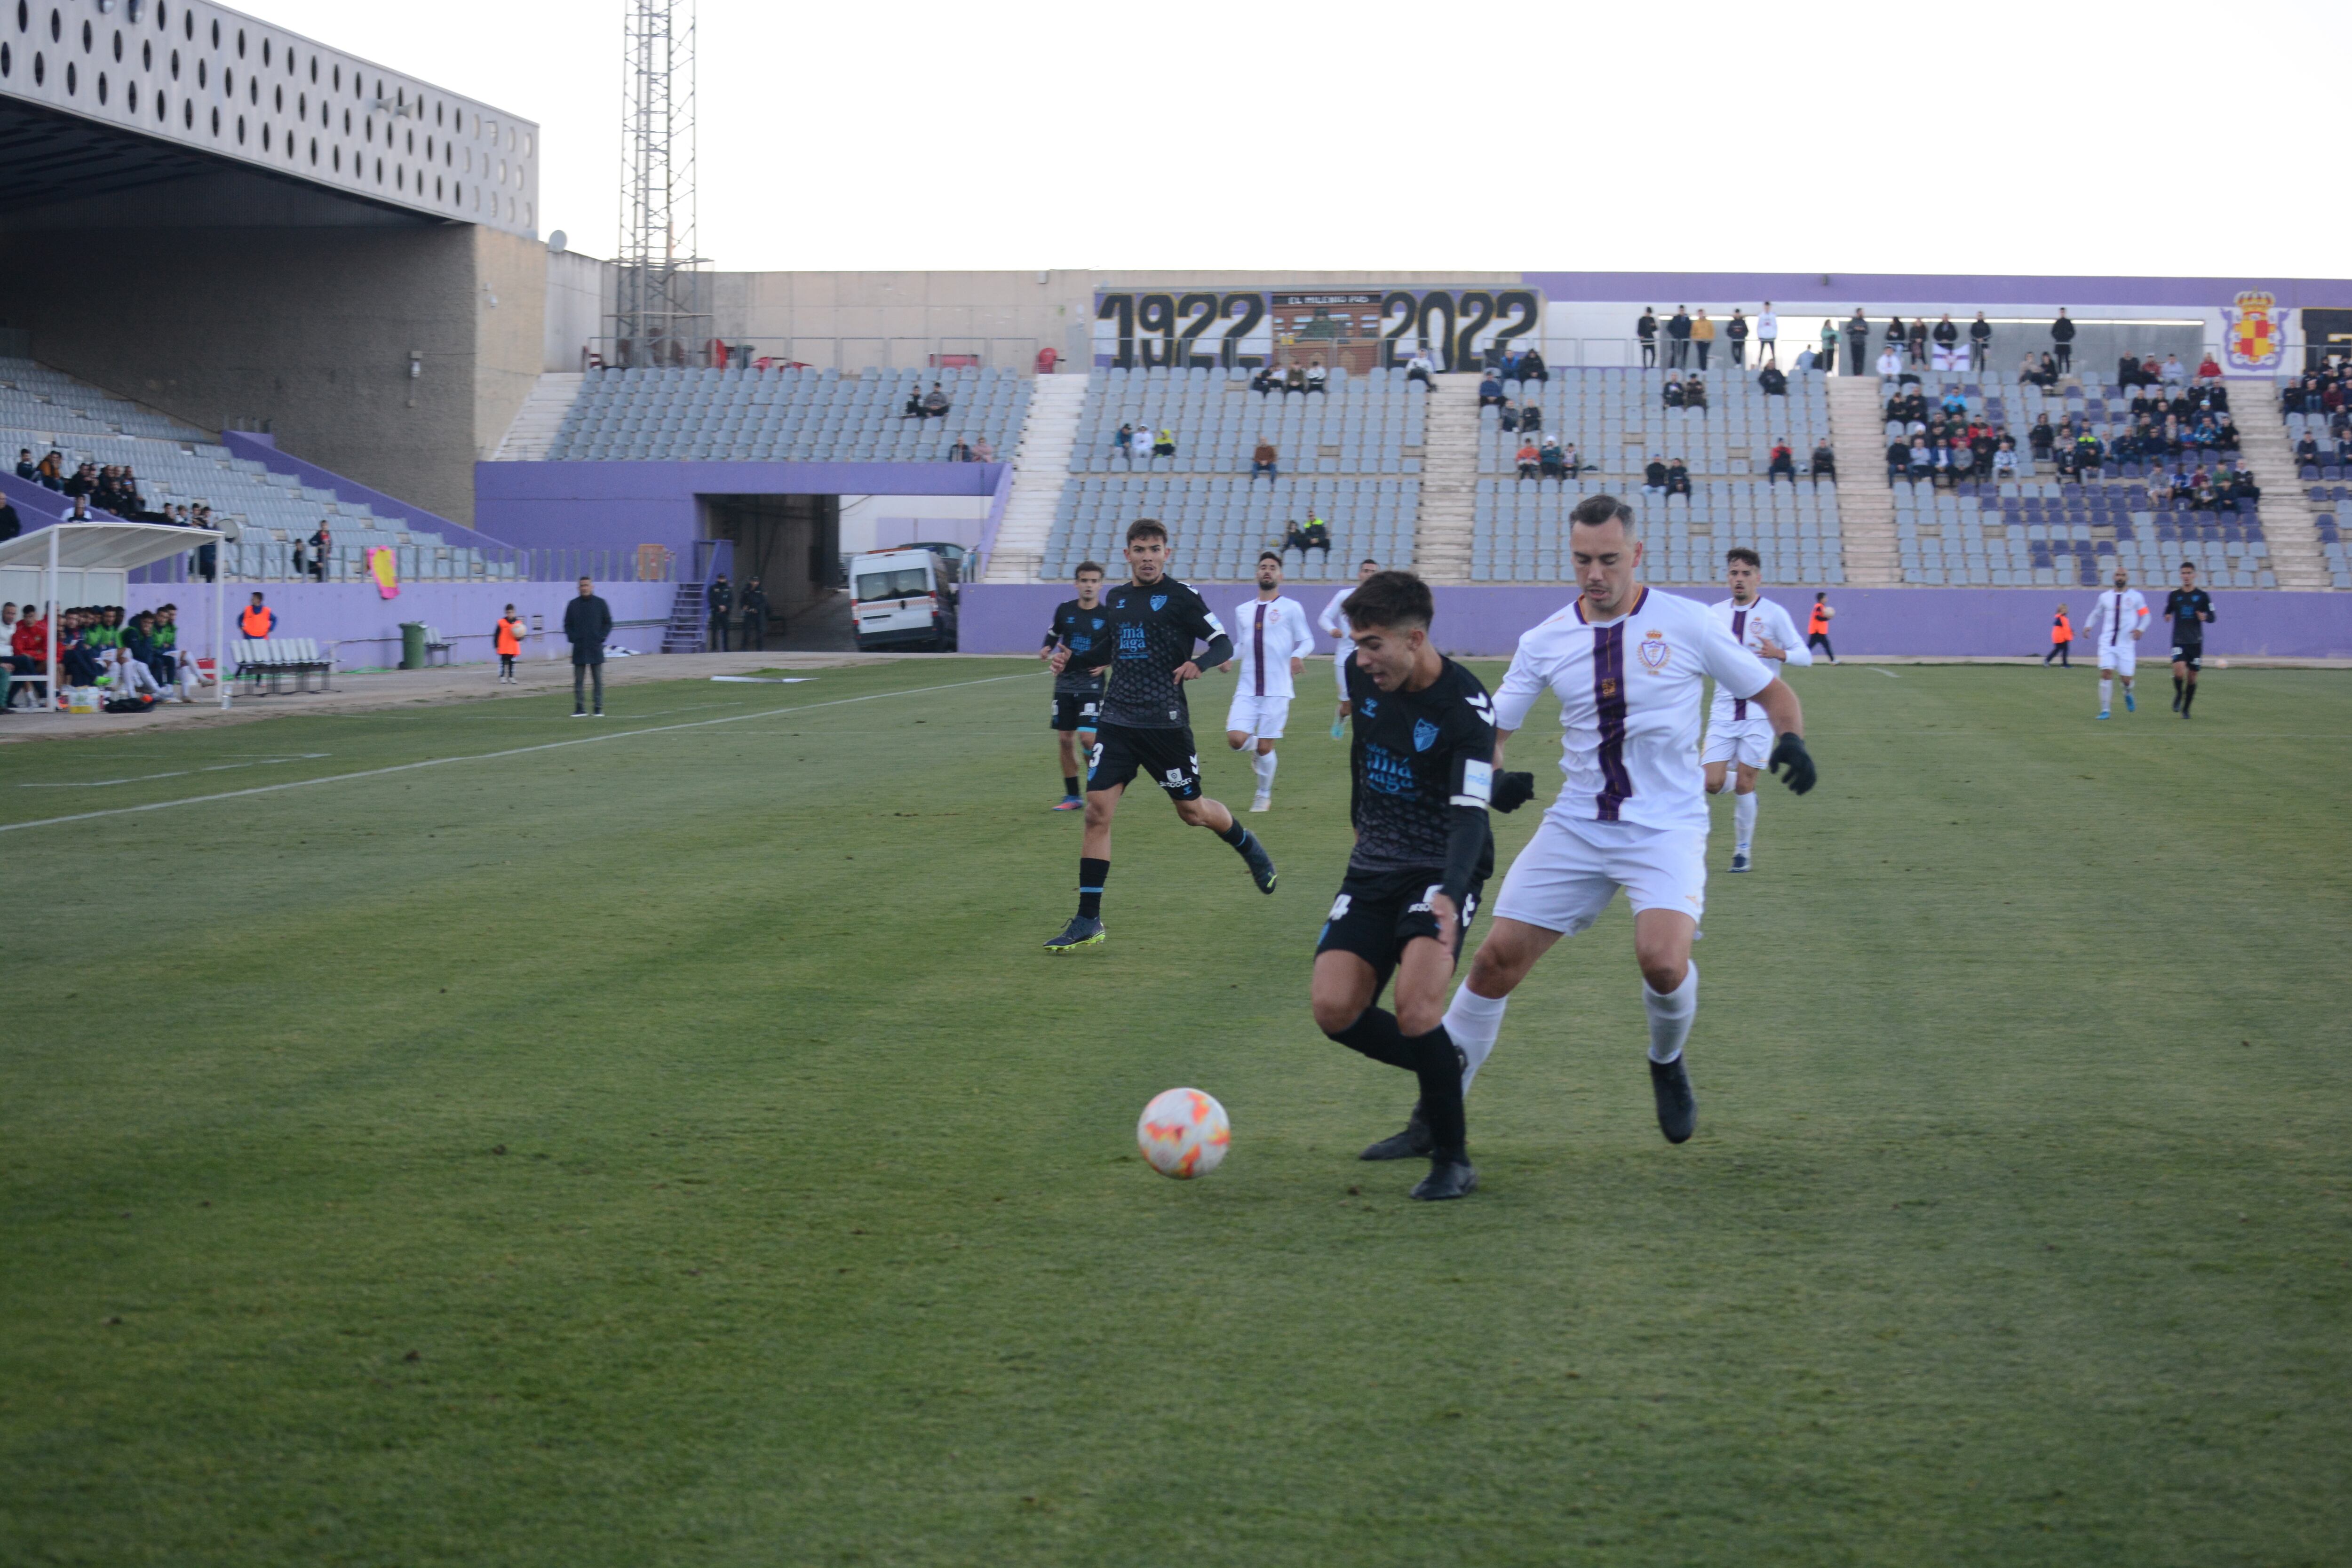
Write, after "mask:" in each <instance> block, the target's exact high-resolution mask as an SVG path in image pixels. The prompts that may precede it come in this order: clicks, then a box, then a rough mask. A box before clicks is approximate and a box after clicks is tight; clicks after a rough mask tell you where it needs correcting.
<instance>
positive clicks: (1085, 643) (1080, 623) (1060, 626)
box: [1037, 561, 1107, 811]
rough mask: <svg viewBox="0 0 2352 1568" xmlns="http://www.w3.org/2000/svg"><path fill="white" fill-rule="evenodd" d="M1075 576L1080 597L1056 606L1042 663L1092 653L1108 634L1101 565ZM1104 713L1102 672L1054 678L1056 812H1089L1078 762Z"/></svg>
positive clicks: (1082, 567)
mask: <svg viewBox="0 0 2352 1568" xmlns="http://www.w3.org/2000/svg"><path fill="white" fill-rule="evenodd" d="M1073 575H1074V576H1075V578H1076V582H1077V584H1078V596H1077V597H1076V598H1075V599H1065V600H1063V601H1062V602H1061V603H1060V604H1058V605H1055V606H1054V618H1053V620H1051V621H1050V622H1048V623H1047V624H1046V626H1045V647H1041V648H1039V649H1038V650H1037V657H1038V658H1053V657H1054V650H1055V648H1057V647H1066V648H1068V649H1069V650H1070V651H1071V652H1072V653H1082V652H1084V651H1085V650H1086V649H1087V648H1090V647H1093V646H1094V639H1095V638H1097V637H1100V636H1102V635H1103V633H1104V631H1105V629H1106V626H1107V623H1106V622H1105V621H1104V619H1103V613H1102V584H1103V569H1102V564H1101V563H1099V562H1096V561H1081V562H1079V563H1078V569H1077V571H1076V573H1075V574H1073ZM1101 708H1102V671H1100V670H1098V669H1065V670H1062V671H1060V672H1058V673H1057V674H1055V677H1054V714H1053V718H1052V720H1051V721H1050V722H1051V723H1052V724H1053V726H1054V731H1055V734H1056V736H1057V737H1058V738H1059V739H1058V744H1059V745H1060V747H1061V752H1062V798H1061V799H1060V800H1058V801H1056V802H1055V804H1054V809H1055V811H1084V810H1085V809H1086V808H1087V802H1086V797H1085V796H1084V795H1080V794H1079V793H1078V774H1079V773H1081V772H1083V771H1084V770H1083V769H1082V768H1081V766H1080V765H1079V761H1078V759H1079V758H1080V757H1082V756H1084V755H1085V754H1086V753H1087V752H1089V751H1092V750H1093V749H1094V743H1095V717H1096V715H1097V713H1098V712H1099V711H1100V710H1101Z"/></svg>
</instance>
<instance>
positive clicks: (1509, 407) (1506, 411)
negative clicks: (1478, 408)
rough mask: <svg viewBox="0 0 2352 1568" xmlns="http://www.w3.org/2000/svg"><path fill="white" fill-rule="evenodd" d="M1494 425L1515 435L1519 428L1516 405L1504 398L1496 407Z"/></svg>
mask: <svg viewBox="0 0 2352 1568" xmlns="http://www.w3.org/2000/svg"><path fill="white" fill-rule="evenodd" d="M1495 423H1496V424H1497V425H1499V426H1502V427H1503V428H1504V429H1505V430H1507V431H1510V432H1512V433H1513V434H1517V431H1518V428H1519V409H1518V405H1517V404H1515V403H1513V402H1512V401H1511V400H1510V399H1509V398H1507V397H1506V398H1504V399H1503V400H1502V402H1501V403H1499V404H1497V405H1496V408H1495Z"/></svg>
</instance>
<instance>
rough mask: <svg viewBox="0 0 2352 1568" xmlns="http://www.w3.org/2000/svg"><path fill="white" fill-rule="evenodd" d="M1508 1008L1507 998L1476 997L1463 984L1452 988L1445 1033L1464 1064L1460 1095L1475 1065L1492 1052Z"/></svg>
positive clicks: (1475, 1070)
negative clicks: (1505, 1009) (1458, 1048)
mask: <svg viewBox="0 0 2352 1568" xmlns="http://www.w3.org/2000/svg"><path fill="white" fill-rule="evenodd" d="M1509 1005H1511V999H1510V998H1509V997H1507V996H1481V995H1479V994H1478V993H1476V992H1475V991H1473V990H1471V989H1470V983H1469V982H1468V981H1466V980H1465V981H1464V982H1463V983H1462V984H1459V985H1457V986H1455V987H1454V1003H1453V1005H1451V1006H1449V1007H1447V1008H1446V1009H1445V1033H1446V1035H1447V1037H1449V1038H1451V1039H1452V1040H1453V1042H1454V1044H1455V1045H1456V1046H1458V1047H1461V1050H1462V1055H1463V1057H1464V1058H1465V1060H1466V1062H1467V1065H1466V1066H1465V1067H1464V1068H1463V1069H1462V1092H1463V1093H1465V1094H1467V1093H1469V1092H1470V1081H1471V1079H1475V1078H1476V1077H1477V1076H1478V1066H1479V1064H1480V1063H1482V1062H1484V1061H1485V1060H1486V1054H1487V1053H1488V1052H1489V1051H1492V1050H1493V1049H1494V1048H1495V1037H1496V1036H1497V1035H1499V1034H1501V1033H1502V1032H1503V1009H1504V1008H1506V1007H1507V1006H1509Z"/></svg>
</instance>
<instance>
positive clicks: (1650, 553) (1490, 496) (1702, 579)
mask: <svg viewBox="0 0 2352 1568" xmlns="http://www.w3.org/2000/svg"><path fill="white" fill-rule="evenodd" d="M1625 490H1626V487H1625V486H1623V485H1622V484H1620V483H1618V482H1617V481H1614V480H1608V479H1597V478H1595V477H1593V476H1589V475H1588V476H1586V477H1585V478H1584V479H1582V480H1581V481H1580V482H1579V483H1571V484H1559V483H1553V482H1551V481H1549V480H1543V479H1528V480H1522V479H1480V480H1479V481H1478V494H1477V500H1476V501H1475V531H1474V533H1473V535H1472V543H1471V554H1470V580H1471V581H1472V582H1473V583H1557V582H1564V581H1567V580H1569V579H1570V578H1572V577H1573V576H1574V575H1575V568H1574V566H1573V564H1572V563H1570V562H1569V561H1568V559H1567V556H1566V553H1565V549H1566V544H1567V537H1568V518H1569V513H1570V512H1571V511H1573V510H1575V508H1576V504H1577V502H1579V501H1580V500H1583V499H1584V498H1585V497H1586V496H1588V495H1598V494H1601V493H1604V492H1607V493H1612V494H1622V493H1624V492H1625ZM1631 499H1633V500H1635V501H1636V502H1637V503H1639V504H1641V505H1642V506H1643V510H1644V517H1645V521H1644V524H1643V528H1644V532H1645V543H1646V545H1647V551H1646V556H1645V560H1644V563H1643V574H1644V575H1645V577H1647V579H1648V580H1649V581H1652V582H1654V583H1660V584H1694V583H1714V582H1719V581H1720V580H1721V579H1722V576H1723V552H1725V551H1727V550H1728V549H1730V548H1731V547H1732V546H1733V545H1736V544H1744V545H1747V546H1748V547H1750V548H1751V549H1754V550H1755V551H1757V552H1759V554H1761V555H1762V556H1763V557H1764V574H1765V580H1766V581H1767V582H1770V583H1782V584H1807V585H1809V586H1840V585H1843V584H1844V582H1845V567H1844V564H1843V546H1842V540H1841V536H1840V532H1839V527H1838V511H1837V492H1836V490H1835V489H1833V488H1831V487H1827V486H1824V487H1822V488H1821V489H1815V488H1814V487H1813V486H1812V485H1811V484H1803V485H1795V486H1790V485H1785V484H1780V485H1766V484H1763V483H1761V482H1759V481H1756V480H1750V479H1730V480H1727V479H1701V480H1696V481H1694V483H1693V484H1692V487H1691V493H1690V494H1689V495H1687V496H1679V495H1678V496H1668V497H1663V498H1657V497H1643V496H1642V495H1641V494H1640V493H1639V492H1638V491H1635V492H1634V493H1633V496H1632V498H1631ZM1652 508H1654V509H1655V510H1651V509H1652Z"/></svg>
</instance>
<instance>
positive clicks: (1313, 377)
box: [1307, 359, 1331, 396]
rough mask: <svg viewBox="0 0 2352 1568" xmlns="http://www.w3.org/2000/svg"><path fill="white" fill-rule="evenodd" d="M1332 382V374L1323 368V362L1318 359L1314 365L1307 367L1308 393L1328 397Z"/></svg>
mask: <svg viewBox="0 0 2352 1568" xmlns="http://www.w3.org/2000/svg"><path fill="white" fill-rule="evenodd" d="M1330 380H1331V373H1330V372H1329V371H1328V370H1325V369H1324V368H1323V362H1322V361H1321V360H1319V359H1318V360H1317V361H1316V362H1315V363H1313V364H1310V365H1308V366H1307V391H1309V392H1320V393H1323V394H1324V395H1327V396H1328V395H1329V393H1330Z"/></svg>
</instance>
